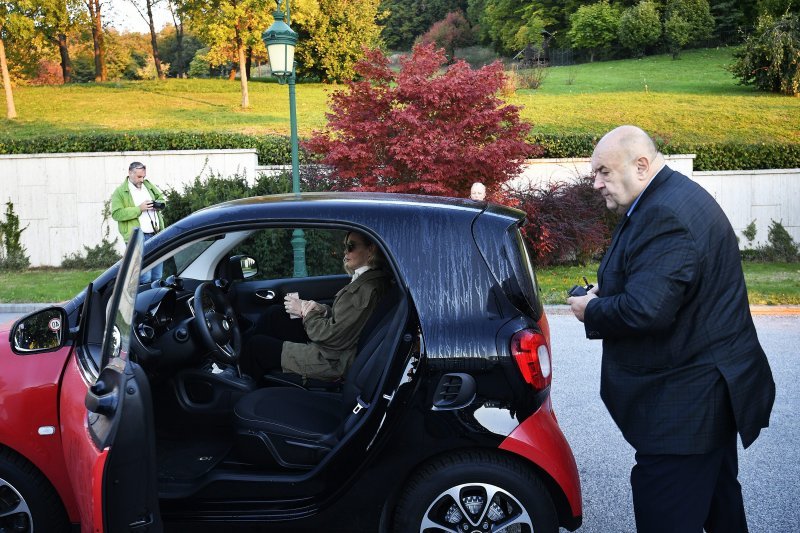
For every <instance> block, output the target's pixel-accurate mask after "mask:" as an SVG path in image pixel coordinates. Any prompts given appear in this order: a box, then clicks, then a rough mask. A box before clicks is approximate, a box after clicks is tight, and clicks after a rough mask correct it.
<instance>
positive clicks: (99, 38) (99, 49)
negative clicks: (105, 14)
mask: <svg viewBox="0 0 800 533" xmlns="http://www.w3.org/2000/svg"><path fill="white" fill-rule="evenodd" d="M100 1H101V0H88V3H87V4H86V5H87V6H88V8H89V17H90V18H91V19H92V41H93V42H94V81H106V79H107V77H108V74H107V71H106V50H105V46H104V44H103V19H102V15H101V13H100Z"/></svg>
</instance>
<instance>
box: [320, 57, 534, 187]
mask: <svg viewBox="0 0 800 533" xmlns="http://www.w3.org/2000/svg"><path fill="white" fill-rule="evenodd" d="M388 63H389V62H388V59H387V58H386V57H385V56H384V55H383V53H382V52H381V51H380V50H371V51H369V52H368V53H367V57H366V58H365V59H364V60H362V61H360V62H359V63H357V64H356V71H357V72H358V74H359V75H360V76H361V78H362V81H359V82H351V83H348V84H347V89H346V90H343V91H337V92H335V93H334V94H333V95H332V97H331V104H330V108H331V112H330V113H329V114H328V129H327V131H324V132H317V133H316V134H315V135H314V137H313V138H312V139H311V140H310V141H308V142H307V143H306V146H307V147H308V148H309V149H310V150H311V151H313V152H314V153H317V154H319V155H320V156H321V157H322V163H324V164H326V165H328V166H330V167H331V169H332V176H331V177H332V178H334V179H338V180H341V182H342V183H343V184H348V185H350V186H351V187H353V188H355V189H357V190H363V191H387V192H406V193H422V194H435V195H446V196H466V195H467V192H468V191H469V187H470V185H471V184H472V183H473V182H476V181H480V182H482V183H483V184H484V185H486V187H487V189H489V190H490V191H495V192H496V191H498V190H499V187H500V185H501V184H503V183H505V181H506V180H508V179H509V178H510V177H511V176H514V175H516V174H517V172H518V171H519V168H520V165H521V160H522V159H523V158H524V157H526V156H527V155H528V154H529V152H530V147H529V146H528V144H527V143H526V142H525V137H524V136H525V135H526V134H527V132H528V130H529V129H530V126H529V125H527V124H525V123H523V122H522V121H521V120H520V118H519V108H518V107H516V106H512V105H507V104H505V102H503V101H502V100H501V99H500V98H498V97H497V96H496V93H497V91H498V90H499V89H500V88H501V86H502V84H503V82H504V79H505V76H504V74H503V67H502V65H501V64H500V63H494V64H492V65H489V66H486V67H483V68H482V69H479V70H472V69H470V67H469V65H467V64H466V63H465V62H463V61H459V62H457V63H456V64H454V65H452V66H450V67H449V68H448V69H447V71H446V72H444V73H443V74H440V69H441V67H442V65H443V64H444V63H445V57H444V54H443V53H442V51H441V50H434V48H433V46H430V45H427V46H426V45H416V46H415V47H414V50H413V51H412V54H411V57H407V58H404V59H402V60H401V67H400V72H395V71H394V70H392V69H391V68H390V67H389V64H388Z"/></svg>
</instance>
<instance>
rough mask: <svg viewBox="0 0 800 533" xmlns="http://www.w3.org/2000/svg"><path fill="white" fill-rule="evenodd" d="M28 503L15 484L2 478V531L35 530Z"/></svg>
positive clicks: (0, 495)
mask: <svg viewBox="0 0 800 533" xmlns="http://www.w3.org/2000/svg"><path fill="white" fill-rule="evenodd" d="M31 522H33V517H32V516H31V510H30V508H29V507H28V503H27V502H26V501H25V498H23V497H22V494H20V493H19V491H18V490H17V489H15V488H14V485H12V484H11V483H9V482H8V481H6V480H5V479H3V478H0V531H33V528H32V527H31Z"/></svg>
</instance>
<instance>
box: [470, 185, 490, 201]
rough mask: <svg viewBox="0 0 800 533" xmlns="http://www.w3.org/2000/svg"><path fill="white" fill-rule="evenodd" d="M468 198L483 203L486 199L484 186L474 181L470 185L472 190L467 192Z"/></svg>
mask: <svg viewBox="0 0 800 533" xmlns="http://www.w3.org/2000/svg"><path fill="white" fill-rule="evenodd" d="M469 197H470V198H471V199H473V200H478V201H480V202H482V201H484V200H485V199H486V186H485V185H484V184H483V183H481V182H479V181H476V182H475V183H473V184H472V188H470V190H469Z"/></svg>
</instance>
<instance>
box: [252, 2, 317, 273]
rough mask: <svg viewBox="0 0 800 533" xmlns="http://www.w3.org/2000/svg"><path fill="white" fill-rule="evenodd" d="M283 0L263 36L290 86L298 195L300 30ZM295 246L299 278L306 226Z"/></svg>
mask: <svg viewBox="0 0 800 533" xmlns="http://www.w3.org/2000/svg"><path fill="white" fill-rule="evenodd" d="M280 2H281V0H277V6H276V9H275V12H274V13H273V14H272V15H273V17H275V22H273V23H272V26H270V27H269V28H268V29H267V30H266V31H265V32H264V33H263V34H261V38H262V39H263V41H264V45H265V46H266V47H267V54H268V55H269V66H270V69H271V70H272V74H273V75H274V76H275V77H276V78H278V83H280V84H281V85H283V84H287V85H288V86H289V123H290V128H291V135H290V138H291V143H292V192H293V193H294V194H295V196H297V197H299V196H300V157H299V154H298V151H299V150H298V146H297V145H298V142H297V104H296V98H295V83H296V81H297V77H296V76H295V63H294V49H295V46H296V45H297V33H296V32H295V31H294V30H292V28H291V27H290V26H289V24H291V21H289V18H288V13H289V9H290V8H289V0H286V11H287V17H286V19H287V21H289V24H287V23H286V22H284V15H283V11H281V9H280ZM292 250H293V251H294V272H293V275H294V277H296V278H303V277H306V276H308V270H307V269H306V239H305V234H304V232H303V230H301V229H296V230H294V232H292Z"/></svg>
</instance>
